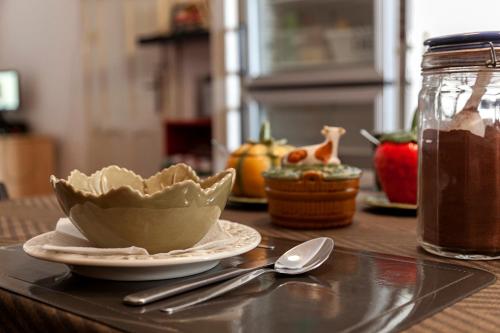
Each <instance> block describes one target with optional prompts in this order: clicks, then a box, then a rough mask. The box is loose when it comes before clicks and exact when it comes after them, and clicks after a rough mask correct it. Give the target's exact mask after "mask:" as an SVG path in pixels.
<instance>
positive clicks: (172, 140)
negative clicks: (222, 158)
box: [165, 118, 212, 156]
mask: <svg viewBox="0 0 500 333" xmlns="http://www.w3.org/2000/svg"><path fill="white" fill-rule="evenodd" d="M165 131H166V135H165V139H166V144H165V154H166V155H167V156H169V155H175V154H193V155H198V156H211V139H212V120H211V119H210V118H199V119H190V120H167V121H166V122H165Z"/></svg>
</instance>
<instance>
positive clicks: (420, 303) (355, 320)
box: [0, 239, 495, 332]
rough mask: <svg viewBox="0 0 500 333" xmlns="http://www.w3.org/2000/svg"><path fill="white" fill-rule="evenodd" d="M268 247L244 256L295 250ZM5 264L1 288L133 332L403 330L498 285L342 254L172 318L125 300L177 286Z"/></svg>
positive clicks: (402, 261)
mask: <svg viewBox="0 0 500 333" xmlns="http://www.w3.org/2000/svg"><path fill="white" fill-rule="evenodd" d="M266 243H271V244H274V245H275V246H276V249H275V250H274V251H269V250H264V249H255V250H253V251H251V252H249V253H247V254H246V255H244V256H242V259H245V260H246V259H248V260H253V259H257V258H262V257H264V256H268V255H269V256H275V255H276V254H280V253H282V252H284V251H285V250H286V249H288V248H290V247H291V246H294V245H295V244H296V242H294V241H289V240H282V239H267V240H266ZM230 262H234V260H232V261H230ZM228 263H229V261H226V262H222V263H221V264H220V265H219V266H218V267H216V268H215V269H220V267H222V266H224V265H228ZM0 267H2V273H1V274H0V287H1V288H4V289H6V290H10V291H13V292H15V293H18V294H21V295H24V296H26V297H29V298H32V299H35V300H38V301H41V302H43V303H46V304H49V305H52V306H54V307H57V308H61V309H64V310H66V311H69V312H72V313H75V314H78V315H80V316H83V317H86V318H92V320H95V321H98V322H101V323H104V324H106V325H109V326H111V327H115V328H118V329H121V330H124V331H130V332H137V331H140V332H170V331H176V332H178V331H180V332H201V331H204V332H241V331H243V332H247V331H248V332H333V331H334V332H357V331H363V332H379V331H381V330H383V331H397V330H400V329H403V328H406V327H409V326H411V325H412V324H414V323H416V322H418V321H420V320H422V319H424V318H425V317H428V316H430V315H431V314H433V313H435V312H437V311H440V310H442V309H443V308H444V307H446V306H449V305H451V304H453V303H455V302H456V301H458V300H460V299H462V298H464V297H466V296H468V295H470V294H472V293H474V292H475V291H477V290H479V289H481V288H484V287H486V286H487V285H489V284H491V283H493V282H494V281H495V276H494V275H493V274H491V273H489V272H485V271H481V270H477V269H473V268H468V267H461V266H456V265H449V264H443V263H436V262H432V261H426V260H418V259H412V258H405V257H398V256H389V255H382V254H376V253H372V252H360V251H355V250H348V249H341V248H337V249H335V251H334V254H333V255H332V257H331V258H330V259H329V260H328V261H327V262H326V263H325V265H323V266H322V267H320V268H319V269H317V270H315V271H313V272H311V273H310V274H309V275H306V276H296V277H285V276H279V275H272V274H269V275H266V276H263V277H261V278H260V279H258V280H256V281H254V282H251V283H250V284H248V285H247V286H244V287H242V288H240V289H238V290H235V291H233V292H231V293H229V294H227V295H225V296H222V297H219V298H217V299H214V300H212V301H210V302H207V303H205V304H202V305H198V306H196V307H193V308H191V309H189V310H186V311H182V312H179V313H176V314H174V315H167V314H165V313H163V312H160V311H159V310H158V309H159V308H161V307H163V306H165V305H167V304H168V303H169V302H170V301H161V302H158V303H155V304H151V305H149V306H145V307H128V306H125V305H123V304H122V303H121V300H122V298H123V296H125V295H127V294H129V293H131V292H134V291H138V290H142V289H145V288H149V287H153V286H157V285H160V284H166V283H169V281H155V282H111V281H104V280H95V279H89V278H84V277H80V276H76V275H72V274H70V273H69V271H68V269H67V268H66V267H65V266H64V265H60V264H54V263H49V262H44V261H40V260H37V259H33V258H30V257H28V256H27V255H26V254H24V253H23V252H22V249H21V247H20V246H10V247H4V248H0Z"/></svg>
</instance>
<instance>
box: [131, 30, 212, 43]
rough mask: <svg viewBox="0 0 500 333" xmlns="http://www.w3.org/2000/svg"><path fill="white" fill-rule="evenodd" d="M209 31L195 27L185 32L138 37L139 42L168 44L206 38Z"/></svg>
mask: <svg viewBox="0 0 500 333" xmlns="http://www.w3.org/2000/svg"><path fill="white" fill-rule="evenodd" d="M209 36H210V33H209V31H208V30H205V29H197V30H192V31H185V32H175V33H171V34H164V33H162V34H154V35H149V36H143V37H139V40H138V42H139V44H141V45H150V44H170V43H179V42H185V41H192V40H203V39H208V38H209Z"/></svg>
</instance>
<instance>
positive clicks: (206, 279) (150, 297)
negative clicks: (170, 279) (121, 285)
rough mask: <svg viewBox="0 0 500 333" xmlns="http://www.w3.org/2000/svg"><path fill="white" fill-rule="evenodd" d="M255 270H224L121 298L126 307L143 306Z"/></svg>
mask: <svg viewBox="0 0 500 333" xmlns="http://www.w3.org/2000/svg"><path fill="white" fill-rule="evenodd" d="M255 269H256V268H234V267H233V268H226V269H223V270H221V271H218V272H213V273H210V274H203V276H196V277H192V278H190V279H187V280H185V279H183V280H182V281H178V282H174V283H171V284H169V285H167V286H160V287H156V288H151V289H148V290H143V291H139V292H136V293H133V294H130V295H127V296H125V297H124V298H123V303H125V304H127V305H145V304H149V303H151V302H154V301H157V300H160V299H163V298H167V297H171V296H174V295H178V294H181V293H183V292H186V291H189V290H193V289H197V288H200V287H203V286H207V285H209V284H212V283H215V282H219V281H225V280H229V279H231V278H233V277H236V276H238V275H241V274H243V273H246V272H249V271H252V270H255Z"/></svg>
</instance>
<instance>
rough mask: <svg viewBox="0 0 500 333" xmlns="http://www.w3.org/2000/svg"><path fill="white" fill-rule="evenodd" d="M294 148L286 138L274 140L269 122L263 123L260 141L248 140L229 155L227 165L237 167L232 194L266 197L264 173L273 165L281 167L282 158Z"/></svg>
mask: <svg viewBox="0 0 500 333" xmlns="http://www.w3.org/2000/svg"><path fill="white" fill-rule="evenodd" d="M293 149H294V147H293V146H289V145H286V144H285V141H284V140H274V139H273V138H272V137H271V127H270V125H269V123H268V122H265V123H263V124H262V127H261V129H260V135H259V142H255V141H247V142H246V143H245V144H243V145H242V146H241V147H239V148H238V149H237V150H235V151H234V152H233V153H232V154H231V155H230V156H229V159H228V161H227V167H228V168H234V169H236V182H235V184H234V187H233V191H232V194H233V195H234V196H237V197H248V198H265V197H266V192H265V190H264V178H263V177H262V173H263V172H264V171H267V170H269V169H270V168H271V167H279V166H280V164H281V158H282V157H283V156H284V155H286V154H287V153H288V152H290V151H291V150H293Z"/></svg>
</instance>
